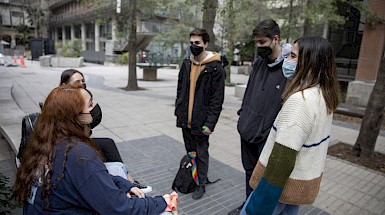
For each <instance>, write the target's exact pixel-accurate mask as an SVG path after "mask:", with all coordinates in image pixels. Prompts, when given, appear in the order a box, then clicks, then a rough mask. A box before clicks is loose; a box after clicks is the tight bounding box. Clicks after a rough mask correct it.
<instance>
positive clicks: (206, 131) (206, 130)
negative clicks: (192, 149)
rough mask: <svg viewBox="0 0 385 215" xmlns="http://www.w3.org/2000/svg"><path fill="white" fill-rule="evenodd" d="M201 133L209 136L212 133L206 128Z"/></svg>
mask: <svg viewBox="0 0 385 215" xmlns="http://www.w3.org/2000/svg"><path fill="white" fill-rule="evenodd" d="M203 133H204V134H207V135H209V134H211V133H212V132H211V130H210V129H209V128H208V127H206V129H205V130H204V131H203Z"/></svg>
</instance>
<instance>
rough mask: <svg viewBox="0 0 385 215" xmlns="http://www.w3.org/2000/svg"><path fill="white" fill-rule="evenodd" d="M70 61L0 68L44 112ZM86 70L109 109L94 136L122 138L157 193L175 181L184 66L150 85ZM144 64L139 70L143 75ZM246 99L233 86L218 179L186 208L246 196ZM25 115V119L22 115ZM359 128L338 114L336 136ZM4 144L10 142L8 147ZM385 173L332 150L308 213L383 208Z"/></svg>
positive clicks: (240, 78)
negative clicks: (241, 130)
mask: <svg viewBox="0 0 385 215" xmlns="http://www.w3.org/2000/svg"><path fill="white" fill-rule="evenodd" d="M64 69H65V68H40V66H39V65H38V62H33V63H31V62H30V61H27V68H10V67H7V68H5V67H0V79H1V80H3V79H10V80H12V81H13V86H14V87H13V89H12V96H13V98H14V100H15V101H16V103H17V104H18V106H19V108H20V109H21V110H22V111H23V112H24V113H26V114H27V113H31V112H36V111H39V107H38V102H41V101H44V99H45V97H46V96H47V95H48V93H49V92H50V91H51V90H52V89H53V88H54V87H56V86H57V85H58V84H59V79H60V74H61V72H62V71H63V70H64ZM79 70H80V71H81V72H83V73H84V74H85V76H86V82H87V88H89V89H90V90H91V91H92V93H93V94H94V98H95V100H96V101H97V102H99V104H100V106H101V108H102V110H103V121H102V123H101V124H100V125H99V126H98V127H96V129H94V132H93V136H94V137H110V138H113V139H114V140H115V142H117V145H118V147H119V150H120V151H121V153H122V157H123V159H124V161H125V162H126V164H127V165H128V168H129V171H130V173H132V174H133V175H134V176H135V177H136V178H137V179H138V180H140V181H142V182H144V183H146V184H149V185H151V186H153V188H154V192H153V193H151V194H152V195H153V194H164V193H169V192H170V191H171V183H172V180H173V177H174V175H175V173H176V171H177V168H178V164H179V160H180V158H181V157H182V155H183V153H184V146H183V138H182V135H181V131H180V129H178V128H176V127H175V117H174V115H173V110H174V105H173V104H174V99H175V90H176V82H177V74H178V70H175V69H160V70H159V71H158V78H159V80H158V81H140V80H139V81H138V84H139V86H140V87H144V88H145V89H146V90H142V91H135V92H126V91H122V90H120V89H119V88H120V87H124V86H125V85H126V83H127V76H128V74H127V73H128V72H127V70H128V69H127V67H121V66H116V67H104V66H100V65H95V64H86V66H85V67H82V68H80V69H79ZM231 75H232V76H231V78H232V82H233V83H246V82H247V79H248V76H245V75H238V74H231ZM141 77H142V70H141V69H138V78H139V79H140V78H141ZM241 102H242V101H241V99H239V98H237V97H235V96H234V87H226V97H225V104H224V106H223V111H222V114H221V117H220V119H219V122H218V124H217V127H216V129H215V132H214V134H213V135H211V137H210V149H209V152H210V157H211V159H210V170H209V177H210V179H211V180H213V179H215V178H221V180H220V181H219V182H217V183H216V184H213V185H209V186H208V187H207V190H206V191H207V194H206V195H205V196H204V198H203V199H201V200H198V201H193V200H192V199H191V195H181V197H180V212H181V214H226V212H227V211H229V210H230V209H233V208H235V207H237V205H240V204H241V202H242V201H243V198H244V193H245V192H244V183H245V182H244V170H243V167H242V163H241V153H240V140H239V134H238V132H237V129H236V123H237V120H238V116H237V115H236V111H237V110H238V109H239V107H240V105H241ZM20 121H21V119H20ZM358 129H359V127H358V126H355V125H351V124H347V123H343V122H338V121H334V122H333V126H332V134H331V143H332V144H333V143H337V142H339V141H343V142H346V143H348V144H354V142H355V139H356V138H357V135H358V132H359V130H358ZM2 149H3V147H2ZM7 150H8V151H7V152H5V153H0V171H6V172H7V173H8V174H10V175H12V174H14V173H12V171H11V168H9V166H10V165H11V164H12V162H11V161H10V158H11V156H3V154H7V153H8V154H9V149H7ZM375 150H376V151H379V152H381V153H385V132H384V131H381V133H380V136H379V137H378V139H377V144H376V148H375ZM384 188H385V175H384V174H381V173H378V172H374V171H371V170H368V169H366V168H363V167H360V166H357V165H354V164H351V163H348V162H345V161H342V160H339V159H336V158H333V157H329V156H328V157H327V160H326V166H325V172H324V176H323V180H322V183H321V189H320V194H319V196H318V197H317V200H316V202H315V203H314V204H313V205H312V206H305V207H301V211H300V213H301V214H327V213H330V214H384V213H385V189H384Z"/></svg>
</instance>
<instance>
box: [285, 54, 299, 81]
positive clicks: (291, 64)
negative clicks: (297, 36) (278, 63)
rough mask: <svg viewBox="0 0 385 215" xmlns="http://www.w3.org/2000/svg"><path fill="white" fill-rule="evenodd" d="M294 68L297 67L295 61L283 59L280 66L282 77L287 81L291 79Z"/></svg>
mask: <svg viewBox="0 0 385 215" xmlns="http://www.w3.org/2000/svg"><path fill="white" fill-rule="evenodd" d="M296 67H297V62H296V61H293V60H289V59H287V58H285V59H284V60H283V64H282V72H283V75H284V76H285V77H286V78H287V79H290V80H291V79H293V77H294V74H295V68H296Z"/></svg>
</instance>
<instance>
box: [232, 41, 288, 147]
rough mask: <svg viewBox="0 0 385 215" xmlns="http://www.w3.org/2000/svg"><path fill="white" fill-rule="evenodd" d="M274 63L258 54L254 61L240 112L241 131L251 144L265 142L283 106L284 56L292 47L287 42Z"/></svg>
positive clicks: (239, 123) (239, 124)
mask: <svg viewBox="0 0 385 215" xmlns="http://www.w3.org/2000/svg"><path fill="white" fill-rule="evenodd" d="M281 47H282V51H281V53H280V54H279V56H278V58H277V59H275V61H274V62H269V61H268V60H267V59H263V58H261V57H258V58H257V59H256V60H255V62H254V63H253V69H252V71H251V73H250V77H249V81H248V83H247V88H246V91H245V95H244V96H243V101H242V107H241V109H240V110H239V111H238V115H239V120H238V126H237V128H238V132H239V134H240V135H241V137H242V139H244V140H246V141H248V142H250V143H256V144H260V143H264V142H265V141H266V139H267V136H268V135H269V132H270V129H271V127H272V126H273V122H274V120H275V117H276V116H277V114H278V112H279V111H280V110H281V107H282V102H283V100H282V93H283V91H284V90H285V86H286V78H285V76H283V73H282V63H283V60H284V58H286V57H287V56H289V54H290V51H291V49H292V46H291V45H290V44H284V45H282V46H281Z"/></svg>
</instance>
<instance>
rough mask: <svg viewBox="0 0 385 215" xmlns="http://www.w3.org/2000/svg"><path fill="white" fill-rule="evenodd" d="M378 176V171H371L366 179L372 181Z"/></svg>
mask: <svg viewBox="0 0 385 215" xmlns="http://www.w3.org/2000/svg"><path fill="white" fill-rule="evenodd" d="M377 176H378V174H377V173H374V172H371V173H369V174H367V175H366V177H365V180H367V181H370V182H372V180H373V179H374V178H375V177H377ZM372 183H374V182H372Z"/></svg>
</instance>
